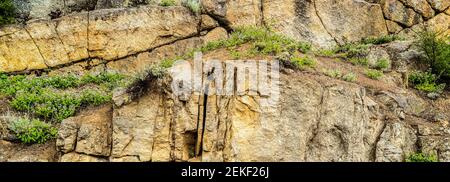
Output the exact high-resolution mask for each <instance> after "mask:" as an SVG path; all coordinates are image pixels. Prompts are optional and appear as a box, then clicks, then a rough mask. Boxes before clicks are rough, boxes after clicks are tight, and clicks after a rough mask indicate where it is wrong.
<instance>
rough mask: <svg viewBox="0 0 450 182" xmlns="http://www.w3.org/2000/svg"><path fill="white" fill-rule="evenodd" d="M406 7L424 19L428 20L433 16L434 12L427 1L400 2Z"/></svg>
mask: <svg viewBox="0 0 450 182" xmlns="http://www.w3.org/2000/svg"><path fill="white" fill-rule="evenodd" d="M400 1H401V2H402V3H404V4H405V5H406V6H407V7H411V8H413V9H414V10H415V11H416V12H418V13H419V14H420V15H422V16H423V17H424V18H425V19H430V18H432V17H433V16H434V10H433V8H432V7H431V6H430V4H428V2H427V0H400Z"/></svg>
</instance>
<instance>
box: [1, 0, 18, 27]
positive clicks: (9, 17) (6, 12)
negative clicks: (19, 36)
mask: <svg viewBox="0 0 450 182" xmlns="http://www.w3.org/2000/svg"><path fill="white" fill-rule="evenodd" d="M15 11H16V8H15V7H14V4H13V3H12V1H11V0H1V1H0V26H1V25H5V24H10V23H14V22H15V19H14V16H15Z"/></svg>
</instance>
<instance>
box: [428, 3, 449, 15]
mask: <svg viewBox="0 0 450 182" xmlns="http://www.w3.org/2000/svg"><path fill="white" fill-rule="evenodd" d="M427 1H428V2H429V3H430V4H431V6H432V7H433V8H434V9H436V10H438V11H439V12H442V11H444V10H446V9H447V8H448V7H450V1H447V0H427Z"/></svg>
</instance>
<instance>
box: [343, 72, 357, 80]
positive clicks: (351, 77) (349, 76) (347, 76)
mask: <svg viewBox="0 0 450 182" xmlns="http://www.w3.org/2000/svg"><path fill="white" fill-rule="evenodd" d="M357 79H358V78H357V76H356V74H354V73H352V72H350V73H347V74H345V75H344V76H342V80H344V81H346V82H355V81H356V80H357Z"/></svg>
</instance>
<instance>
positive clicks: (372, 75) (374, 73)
mask: <svg viewBox="0 0 450 182" xmlns="http://www.w3.org/2000/svg"><path fill="white" fill-rule="evenodd" d="M366 76H367V77H369V78H370V79H373V80H379V79H380V78H381V77H382V76H383V72H381V71H378V70H367V71H366Z"/></svg>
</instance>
